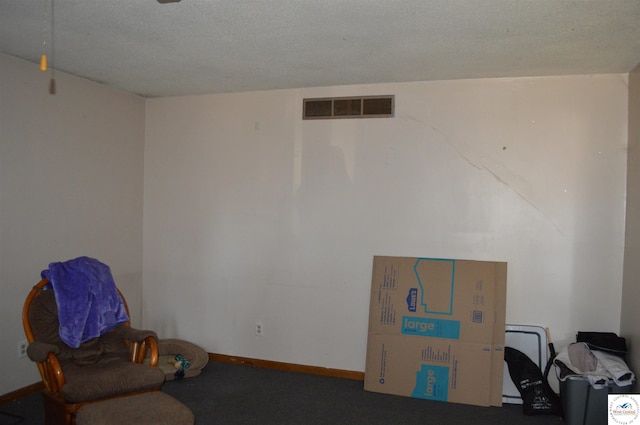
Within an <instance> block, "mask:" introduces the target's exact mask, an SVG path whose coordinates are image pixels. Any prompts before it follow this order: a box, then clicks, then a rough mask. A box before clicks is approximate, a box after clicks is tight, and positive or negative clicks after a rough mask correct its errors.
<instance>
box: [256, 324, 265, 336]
mask: <svg viewBox="0 0 640 425" xmlns="http://www.w3.org/2000/svg"><path fill="white" fill-rule="evenodd" d="M256 335H257V336H263V335H264V325H263V324H262V322H256Z"/></svg>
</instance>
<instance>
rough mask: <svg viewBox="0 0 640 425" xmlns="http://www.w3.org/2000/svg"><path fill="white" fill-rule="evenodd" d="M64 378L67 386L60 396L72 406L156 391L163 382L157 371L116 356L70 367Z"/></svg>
mask: <svg viewBox="0 0 640 425" xmlns="http://www.w3.org/2000/svg"><path fill="white" fill-rule="evenodd" d="M64 376H65V379H66V380H67V383H66V384H65V385H64V386H63V387H62V395H63V396H64V399H65V400H67V401H69V402H74V403H79V402H83V401H91V400H97V399H101V398H106V397H112V396H115V395H119V394H124V393H129V392H135V391H141V390H147V389H152V388H157V387H160V385H162V383H163V382H164V373H163V372H162V370H161V369H160V368H157V367H149V366H147V365H141V364H137V363H131V362H130V361H128V360H127V359H123V358H121V357H118V356H105V357H103V358H102V359H101V360H100V361H99V362H97V363H95V364H90V365H86V366H75V367H74V366H69V367H67V368H66V369H65V370H64Z"/></svg>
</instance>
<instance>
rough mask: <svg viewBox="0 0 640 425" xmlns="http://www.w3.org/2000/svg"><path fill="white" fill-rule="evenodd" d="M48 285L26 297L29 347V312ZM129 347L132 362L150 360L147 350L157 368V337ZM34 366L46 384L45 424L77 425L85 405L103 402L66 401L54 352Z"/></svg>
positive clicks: (24, 319)
mask: <svg viewBox="0 0 640 425" xmlns="http://www.w3.org/2000/svg"><path fill="white" fill-rule="evenodd" d="M48 284H49V280H47V279H42V280H41V281H40V282H38V283H37V284H36V285H35V286H34V287H33V288H32V289H31V292H29V295H27V298H26V300H25V302H24V307H23V309H22V325H23V327H24V332H25V334H26V336H27V341H28V342H29V344H31V343H32V342H34V341H35V337H34V334H33V330H32V327H31V323H30V321H29V309H30V307H31V303H32V302H33V300H34V299H35V298H36V297H37V296H38V295H39V294H40V293H41V292H42V291H43V290H44V287H45V286H46V285H48ZM117 291H118V294H119V295H120V297H121V298H122V301H123V303H124V306H125V310H126V312H127V315H128V316H129V317H131V316H130V315H129V306H128V305H127V301H126V300H125V298H124V296H123V295H122V293H121V292H120V290H119V289H117ZM125 326H129V322H126V323H125ZM127 344H128V345H129V348H130V350H131V357H130V360H131V361H132V362H134V363H143V362H144V360H145V358H146V357H147V350H148V351H149V364H150V365H151V366H157V365H158V358H159V354H158V343H157V341H156V339H155V338H153V337H148V338H146V339H145V340H144V341H141V342H137V341H127ZM35 363H36V364H37V366H38V371H39V372H40V376H41V377H42V382H43V384H44V389H43V390H42V397H43V401H44V410H45V424H46V425H63V424H64V425H75V416H76V415H75V414H76V412H77V411H78V410H80V408H81V407H82V406H85V405H87V404H90V403H95V402H99V401H103V400H104V399H101V400H95V401H90V402H82V403H70V402H67V401H66V400H64V397H63V396H62V388H63V387H64V385H65V382H66V381H65V378H64V373H63V371H62V367H61V366H60V362H59V361H58V359H57V357H56V355H55V354H54V353H49V354H48V355H47V358H46V360H45V361H43V362H35ZM158 390H160V387H158V388H153V389H150V390H147V391H158ZM147 391H137V392H130V393H127V394H122V395H119V396H116V397H111V398H117V397H126V396H129V395H134V394H139V393H143V392H147Z"/></svg>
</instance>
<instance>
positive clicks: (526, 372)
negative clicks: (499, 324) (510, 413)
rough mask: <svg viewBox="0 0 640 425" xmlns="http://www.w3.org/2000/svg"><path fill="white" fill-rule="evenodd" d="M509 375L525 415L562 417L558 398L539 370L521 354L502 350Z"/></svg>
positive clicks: (512, 349)
mask: <svg viewBox="0 0 640 425" xmlns="http://www.w3.org/2000/svg"><path fill="white" fill-rule="evenodd" d="M504 360H505V361H506V362H507V366H508V367H509V375H510V376H511V379H512V380H513V383H514V384H515V385H516V388H517V389H518V391H519V392H520V396H521V397H522V411H523V413H524V414H525V415H559V416H562V403H561V402H560V397H558V395H557V394H556V393H555V392H554V391H553V389H551V387H550V386H549V383H548V382H547V379H546V378H545V377H544V375H543V374H542V371H541V370H540V368H539V367H538V366H537V365H536V364H535V363H534V362H533V361H532V360H531V359H530V358H529V357H527V355H526V354H524V353H523V352H521V351H519V350H516V349H515V348H511V347H505V348H504Z"/></svg>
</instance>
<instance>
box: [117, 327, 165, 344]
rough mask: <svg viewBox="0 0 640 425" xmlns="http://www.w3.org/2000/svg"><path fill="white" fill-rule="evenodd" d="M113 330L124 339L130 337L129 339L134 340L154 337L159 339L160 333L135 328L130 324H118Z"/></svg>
mask: <svg viewBox="0 0 640 425" xmlns="http://www.w3.org/2000/svg"><path fill="white" fill-rule="evenodd" d="M112 332H115V333H116V334H117V335H118V336H119V337H121V338H123V339H128V340H129V341H134V342H143V341H144V340H145V339H147V338H153V339H155V340H156V342H157V341H158V335H157V334H156V333H155V332H154V331H146V330H140V329H134V328H132V327H130V326H124V325H123V326H118V327H117V328H115V329H113V331H112Z"/></svg>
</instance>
